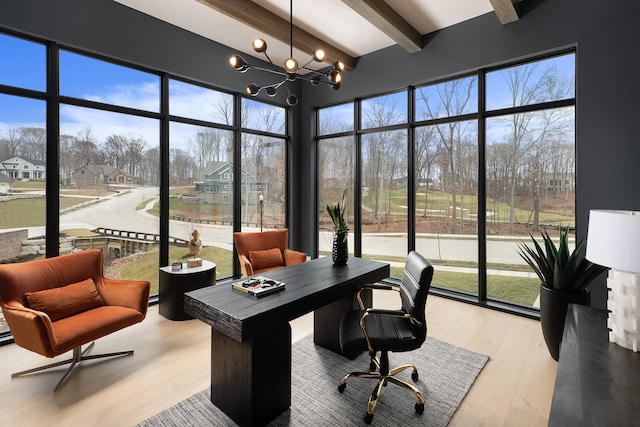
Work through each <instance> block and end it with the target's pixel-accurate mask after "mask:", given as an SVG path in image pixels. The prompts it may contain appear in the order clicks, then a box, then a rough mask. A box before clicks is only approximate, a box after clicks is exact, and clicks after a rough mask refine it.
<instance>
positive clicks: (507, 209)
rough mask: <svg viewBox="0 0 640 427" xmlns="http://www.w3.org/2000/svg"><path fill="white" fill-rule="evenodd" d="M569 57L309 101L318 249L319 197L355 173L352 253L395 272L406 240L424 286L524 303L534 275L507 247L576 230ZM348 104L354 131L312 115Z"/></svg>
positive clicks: (322, 218)
mask: <svg viewBox="0 0 640 427" xmlns="http://www.w3.org/2000/svg"><path fill="white" fill-rule="evenodd" d="M574 63H575V53H574V52H567V53H559V54H557V55H554V56H546V57H542V58H535V59H531V60H529V61H527V62H525V63H519V64H510V65H508V66H501V67H495V68H491V69H486V70H479V71H478V72H476V73H473V74H468V75H465V76H461V77H456V78H450V79H446V80H442V81H437V82H433V83H428V84H424V85H419V86H417V87H415V88H411V89H408V90H406V91H403V92H398V93H395V94H391V95H383V96H374V97H371V98H366V99H363V100H358V101H354V102H353V103H346V104H341V105H340V106H330V107H326V108H320V109H318V127H317V129H318V131H317V136H316V137H317V142H318V191H319V194H318V200H319V207H318V208H319V216H318V222H319V224H318V230H319V245H320V248H319V249H320V254H321V255H322V254H323V252H324V253H326V251H327V250H328V248H330V246H328V243H327V242H325V240H327V239H324V240H323V238H322V236H323V235H325V234H326V230H327V226H326V224H327V218H326V215H324V214H323V207H324V203H326V202H327V201H329V202H335V201H337V200H338V196H339V192H338V190H340V188H350V187H349V185H348V183H349V182H350V181H349V179H351V178H349V177H350V176H353V175H354V174H355V173H358V172H357V171H360V179H359V181H358V182H359V185H358V186H357V188H355V191H356V193H353V195H352V197H353V198H355V199H357V200H360V201H361V204H360V206H359V208H358V209H357V210H356V211H355V214H356V215H358V217H357V218H354V219H352V220H351V221H352V222H353V223H355V224H360V227H359V228H358V229H357V230H354V231H356V233H358V234H357V235H356V236H353V240H355V241H359V242H361V250H360V251H359V252H358V253H356V254H355V255H357V256H367V257H373V258H377V259H381V260H385V261H389V262H391V265H392V276H396V277H397V276H399V275H400V271H401V270H400V268H401V263H402V261H403V259H404V258H405V257H406V254H407V251H408V250H410V249H412V248H415V249H416V250H417V251H419V252H421V253H422V254H424V255H425V256H426V257H427V258H429V259H430V260H431V261H432V263H433V264H434V265H435V266H436V269H435V270H436V273H435V275H434V279H433V285H434V286H437V287H438V288H441V289H447V290H449V291H453V292H455V293H460V295H467V296H471V297H472V298H474V299H477V300H480V301H486V300H489V301H496V302H499V303H506V304H509V305H511V306H512V307H514V308H515V309H519V308H523V307H524V308H533V309H535V307H536V306H537V296H538V285H539V283H538V280H537V279H536V278H535V275H533V273H532V272H531V271H530V269H529V268H528V267H527V266H526V264H525V263H524V261H523V260H522V259H521V258H520V256H519V255H518V252H517V244H518V243H520V242H525V243H526V242H527V240H528V239H530V237H529V236H530V234H531V235H534V236H538V235H539V231H540V230H546V231H548V232H549V233H550V234H551V235H557V233H558V229H559V228H560V227H566V226H568V227H569V228H570V230H571V231H572V232H575V172H576V163H575V138H574V126H575V125H574V124H575V81H574V80H575V78H574V76H575V65H574ZM407 97H412V99H410V102H407ZM407 105H410V106H411V107H412V108H411V110H410V111H413V115H412V117H409V115H408V114H407ZM347 106H348V107H349V108H350V109H351V111H354V110H355V111H356V112H359V114H355V116H354V117H359V118H360V120H359V122H358V123H356V126H355V127H350V128H349V127H347V128H345V129H343V128H340V127H334V128H332V127H331V126H329V125H328V121H327V120H326V119H325V120H323V117H325V116H326V117H331V116H332V115H335V114H332V113H333V112H334V111H338V109H341V110H345V109H347ZM345 116H346V117H350V116H348V115H345ZM345 116H343V117H345ZM338 142H339V143H340V144H339V145H338ZM336 148H338V150H339V151H337V153H338V154H337V155H336V154H333V152H334V151H336ZM347 153H355V154H353V155H351V154H349V156H348V157H347V156H346V154H347ZM353 157H355V158H356V159H357V161H355V162H354V163H351V164H350V166H349V168H346V167H342V168H336V166H337V165H340V164H341V163H340V162H341V161H342V162H344V161H345V158H348V159H351V158H353ZM410 158H411V161H409V159H410ZM343 172H344V173H343ZM409 177H411V178H412V179H409ZM332 183H337V185H336V184H332ZM330 184H331V185H333V187H336V188H333V190H332V191H330V188H331V187H330ZM412 186H413V187H412ZM350 191H353V190H350ZM327 199H329V200H327ZM323 245H324V246H323Z"/></svg>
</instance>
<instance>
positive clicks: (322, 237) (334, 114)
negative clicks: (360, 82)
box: [318, 103, 355, 255]
mask: <svg viewBox="0 0 640 427" xmlns="http://www.w3.org/2000/svg"><path fill="white" fill-rule="evenodd" d="M353 105H354V104H353V103H348V104H340V105H335V106H332V107H327V108H323V109H321V110H319V111H318V133H319V134H320V135H332V136H331V137H330V138H323V139H320V140H319V141H318V233H319V236H318V245H319V248H318V249H319V252H320V254H321V255H327V254H330V253H331V245H332V242H333V238H332V236H333V223H332V221H331V217H330V216H329V214H328V213H327V205H333V204H335V203H337V202H338V201H340V200H341V197H342V194H343V193H344V191H345V190H346V192H347V193H346V204H347V206H346V220H347V224H348V227H349V231H350V234H349V242H348V247H349V254H350V255H353V249H354V245H353V244H354V241H353V224H354V198H353V196H354V191H353V188H354V176H355V169H354V167H355V163H354V155H355V142H354V141H355V136H354V134H353V130H354V129H355V127H354V124H353V123H354V109H353Z"/></svg>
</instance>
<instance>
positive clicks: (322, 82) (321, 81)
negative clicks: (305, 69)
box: [298, 70, 331, 85]
mask: <svg viewBox="0 0 640 427" xmlns="http://www.w3.org/2000/svg"><path fill="white" fill-rule="evenodd" d="M310 71H313V70H310ZM316 74H317V75H319V76H324V74H321V73H318V72H316ZM298 78H299V79H302V80H306V81H308V82H312V83H313V82H314V80H313V78H312V77H308V76H306V75H298ZM315 83H321V84H325V85H331V83H329V82H328V81H326V82H325V81H323V80H315Z"/></svg>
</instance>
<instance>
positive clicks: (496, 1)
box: [489, 0, 520, 25]
mask: <svg viewBox="0 0 640 427" xmlns="http://www.w3.org/2000/svg"><path fill="white" fill-rule="evenodd" d="M489 1H490V2H491V6H493V10H495V11H496V15H498V19H499V20H500V23H501V24H502V25H504V24H508V23H509V22H514V21H517V20H518V19H520V16H518V10H517V9H516V3H517V2H518V0H489Z"/></svg>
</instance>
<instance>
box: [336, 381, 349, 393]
mask: <svg viewBox="0 0 640 427" xmlns="http://www.w3.org/2000/svg"><path fill="white" fill-rule="evenodd" d="M345 388H347V384H346V383H345V384H340V385H338V391H339V392H340V393H342V392H343V391H344V389H345Z"/></svg>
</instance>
